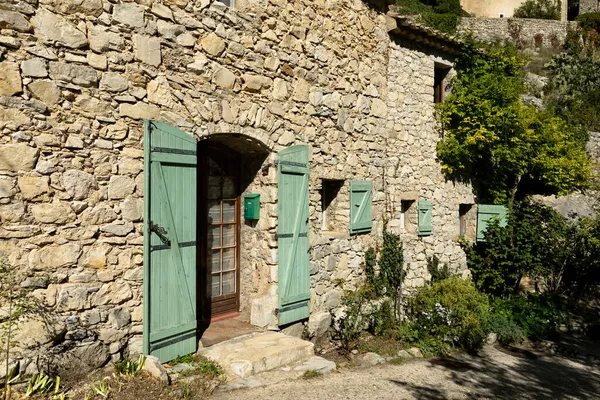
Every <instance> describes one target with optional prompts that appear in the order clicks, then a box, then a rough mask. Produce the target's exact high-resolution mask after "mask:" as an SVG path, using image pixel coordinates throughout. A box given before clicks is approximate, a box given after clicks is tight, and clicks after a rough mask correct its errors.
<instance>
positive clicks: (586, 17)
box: [575, 12, 600, 32]
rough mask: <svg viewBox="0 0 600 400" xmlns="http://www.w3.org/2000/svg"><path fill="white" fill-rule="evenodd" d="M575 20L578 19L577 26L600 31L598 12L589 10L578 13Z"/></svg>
mask: <svg viewBox="0 0 600 400" xmlns="http://www.w3.org/2000/svg"><path fill="white" fill-rule="evenodd" d="M575 21H579V26H580V27H581V28H582V29H583V30H595V31H596V32H600V12H589V13H584V14H579V15H578V16H577V18H575Z"/></svg>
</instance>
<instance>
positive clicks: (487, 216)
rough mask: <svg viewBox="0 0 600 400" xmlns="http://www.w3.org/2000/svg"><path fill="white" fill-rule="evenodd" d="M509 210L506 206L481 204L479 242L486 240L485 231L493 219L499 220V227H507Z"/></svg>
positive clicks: (479, 209) (478, 223)
mask: <svg viewBox="0 0 600 400" xmlns="http://www.w3.org/2000/svg"><path fill="white" fill-rule="evenodd" d="M507 214H508V209H507V208H506V207H505V206H499V205H493V204H479V205H478V206H477V241H478V242H483V241H484V240H485V231H486V230H487V227H488V225H489V224H490V222H491V221H492V219H494V218H497V219H499V226H501V227H505V226H506V216H507Z"/></svg>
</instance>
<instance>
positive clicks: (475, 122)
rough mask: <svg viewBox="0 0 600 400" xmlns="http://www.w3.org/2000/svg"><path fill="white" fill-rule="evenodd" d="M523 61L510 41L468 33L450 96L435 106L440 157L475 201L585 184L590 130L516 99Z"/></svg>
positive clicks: (555, 191)
mask: <svg viewBox="0 0 600 400" xmlns="http://www.w3.org/2000/svg"><path fill="white" fill-rule="evenodd" d="M525 62H526V60H525V59H524V58H523V57H521V56H519V55H518V54H517V51H516V48H515V47H514V46H512V45H508V44H503V43H495V44H492V45H484V44H481V43H479V42H476V41H475V40H474V39H472V38H467V39H466V45H465V48H464V50H463V52H462V53H461V55H460V56H459V57H458V59H457V61H456V64H455V68H456V73H457V74H456V77H455V78H454V80H453V81H452V94H451V95H449V96H448V97H447V98H446V100H445V101H444V102H443V103H442V104H440V105H439V106H438V109H437V111H438V117H439V120H440V121H441V124H442V129H443V138H442V140H440V142H439V143H438V147H437V156H438V158H439V160H440V161H441V163H442V169H443V172H444V173H445V175H446V177H447V178H448V179H452V180H459V181H466V182H470V183H471V184H472V185H473V188H474V190H475V192H476V194H477V198H478V200H479V202H480V203H492V204H509V205H510V204H512V203H513V202H514V201H515V200H521V199H524V198H525V197H527V196H528V195H530V194H558V195H562V194H567V193H570V192H573V191H575V190H577V189H582V188H585V187H586V186H587V185H588V181H589V176H590V161H589V158H588V156H587V154H586V153H585V145H586V142H587V133H586V132H585V130H583V129H579V128H577V127H573V126H570V125H569V124H568V123H567V122H566V121H565V120H564V119H562V118H560V117H558V116H556V115H555V114H553V113H551V112H548V111H540V110H537V109H535V108H534V107H532V106H529V105H525V104H523V102H522V101H521V94H523V93H525V88H524V85H523V69H522V67H523V66H524V64H525Z"/></svg>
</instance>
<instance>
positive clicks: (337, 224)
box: [321, 179, 347, 232]
mask: <svg viewBox="0 0 600 400" xmlns="http://www.w3.org/2000/svg"><path fill="white" fill-rule="evenodd" d="M343 187H344V181H343V180H329V179H323V181H322V184H321V220H322V224H321V229H322V230H324V231H332V232H333V231H335V232H344V231H345V230H346V224H347V217H345V218H344V215H345V214H347V211H346V212H344V211H343V210H341V207H340V204H339V203H340V201H339V197H340V196H339V194H340V192H341V190H342V188H343Z"/></svg>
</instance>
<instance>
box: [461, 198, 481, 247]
mask: <svg viewBox="0 0 600 400" xmlns="http://www.w3.org/2000/svg"><path fill="white" fill-rule="evenodd" d="M476 232H477V212H476V209H475V207H474V205H473V204H460V205H459V206H458V234H459V236H460V237H463V238H465V239H467V240H475V234H476Z"/></svg>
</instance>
